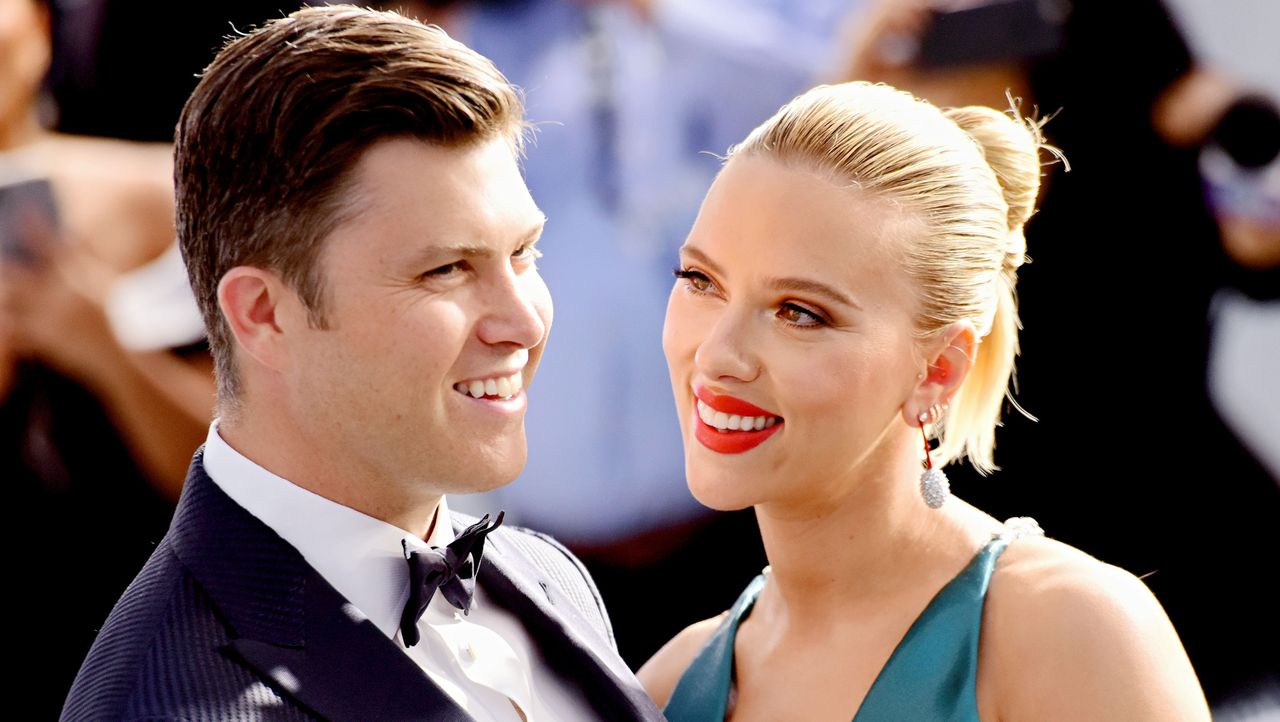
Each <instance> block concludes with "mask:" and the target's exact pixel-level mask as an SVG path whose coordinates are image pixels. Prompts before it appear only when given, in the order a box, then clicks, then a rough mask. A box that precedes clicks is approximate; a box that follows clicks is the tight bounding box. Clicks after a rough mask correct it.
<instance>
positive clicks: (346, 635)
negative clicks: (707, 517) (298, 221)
mask: <svg viewBox="0 0 1280 722" xmlns="http://www.w3.org/2000/svg"><path fill="white" fill-rule="evenodd" d="M202 459H203V452H197V453H196V456H195V459H194V460H193V461H192V464H191V470H190V471H189V472H188V474H187V480H186V486H185V488H184V489H183V492H182V498H181V500H180V501H179V503H178V508H177V511H176V512H175V513H174V518H173V523H172V524H171V526H170V528H169V532H168V533H167V534H166V535H165V537H164V539H163V540H162V541H161V542H160V544H159V545H158V546H157V547H156V550H155V553H153V554H152V556H151V559H150V560H149V561H148V562H147V564H146V566H144V567H143V569H142V571H141V572H140V573H139V574H138V577H137V578H136V579H135V580H134V581H133V583H132V584H130V585H129V588H128V589H127V590H125V593H124V596H122V597H121V599H120V601H119V602H118V603H117V604H116V607H115V609H114V610H112V612H111V615H110V616H109V617H108V618H107V621H106V624H105V625H104V626H103V628H102V631H101V632H100V633H99V634H98V637H97V640H96V641H95V642H94V644H93V647H92V649H90V650H89V654H88V656H87V657H86V658H85V661H84V665H83V666H82V667H81V669H80V673H79V674H78V675H77V677H76V681H75V683H74V685H73V686H72V688H71V692H70V694H69V695H68V697H67V701H66V704H65V706H64V707H63V710H62V719H64V720H95V721H97V720H191V721H195V720H232V719H235V720H258V719H262V720H314V719H317V718H320V719H330V720H379V721H381V720H387V721H391V720H443V721H450V722H452V721H454V720H457V721H459V722H461V721H464V720H470V719H471V718H470V716H468V715H467V714H466V713H465V712H464V711H463V710H462V709H460V708H459V707H458V706H457V705H456V704H454V702H453V701H452V700H451V699H450V698H449V697H448V695H446V694H445V693H444V692H443V691H441V690H440V688H439V687H437V686H436V685H435V684H434V683H433V682H432V681H431V680H430V678H428V677H427V675H426V674H424V673H423V672H422V670H421V669H420V668H419V667H418V666H417V665H416V664H415V663H414V662H413V661H412V660H411V659H409V657H408V656H407V655H405V654H404V652H402V651H401V650H399V649H397V648H396V646H395V644H396V643H395V642H394V641H393V640H391V639H389V638H388V637H387V636H386V635H384V634H383V633H382V632H380V631H379V630H378V629H377V627H375V626H374V625H373V623H372V622H370V621H369V620H367V619H365V618H364V617H363V615H362V614H361V613H360V612H359V610H357V609H356V608H355V607H354V606H352V605H351V604H350V603H349V602H348V601H347V600H346V599H344V598H343V597H342V595H341V594H339V593H338V592H337V591H336V590H335V589H334V588H333V587H332V586H331V585H330V584H329V583H328V582H326V581H325V580H324V578H323V577H321V576H320V574H319V573H318V572H316V571H315V569H313V568H312V567H311V566H310V565H309V564H307V563H306V561H305V560H303V558H302V556H301V554H299V553H298V551H297V550H296V549H294V548H293V547H292V546H291V545H289V544H288V543H287V542H285V541H284V540H283V539H281V538H280V536H279V535H277V534H276V533H275V532H274V531H272V530H271V529H270V528H269V527H267V526H266V525H265V524H263V523H262V522H261V521H259V520H258V519H257V518H256V517H254V516H253V515H252V514H250V513H249V512H248V511H246V510H245V509H244V508H243V507H241V506H239V505H238V504H236V503H235V502H234V501H232V500H231V498H230V497H228V496H227V495H226V494H225V493H224V492H223V491H222V489H220V488H219V487H218V486H217V484H215V483H213V481H212V480H211V479H210V478H209V477H208V475H207V474H206V473H205V471H204V466H203V464H202ZM456 517H457V518H455V520H454V523H455V526H457V527H458V528H459V529H461V528H462V527H464V526H466V524H467V523H469V522H470V521H471V520H470V519H467V518H465V517H462V515H456ZM90 563H91V562H90ZM478 581H479V584H480V586H481V587H483V588H484V589H485V590H486V592H487V593H488V594H489V595H490V596H491V597H492V598H493V599H494V601H495V602H496V603H497V604H499V605H501V606H503V607H505V608H506V609H508V610H510V611H511V612H512V613H514V614H515V615H516V616H517V617H518V618H519V619H520V620H521V622H523V623H524V626H525V628H526V629H527V630H528V632H529V634H530V635H531V637H532V638H533V639H534V641H535V642H536V643H537V644H538V646H539V649H540V650H541V652H542V654H543V656H544V658H545V660H546V662H547V663H548V664H549V665H551V666H552V668H553V669H555V671H556V672H557V673H558V674H559V675H560V676H561V677H562V678H563V679H565V680H566V681H567V682H568V683H570V684H577V685H579V686H580V687H581V688H582V689H583V690H584V692H585V694H586V697H587V699H588V700H589V701H590V703H591V704H592V706H593V707H594V709H595V712H596V713H597V714H598V716H599V717H600V719H604V720H610V721H613V720H660V719H662V715H661V713H660V712H659V711H658V709H657V707H655V706H654V704H653V703H652V702H651V701H650V700H649V698H648V696H646V695H645V693H644V691H643V689H642V688H641V687H640V685H639V683H638V682H637V681H636V679H635V677H634V676H633V675H632V674H631V671H630V670H629V669H627V666H626V665H625V664H624V663H623V661H622V660H621V658H619V657H618V655H617V652H616V650H615V642H614V640H613V633H612V630H611V628H610V627H609V621H608V617H607V616H606V614H605V611H604V606H603V604H602V603H601V601H600V598H599V594H598V592H597V591H596V588H595V585H594V584H593V583H592V582H591V578H590V577H589V576H588V575H587V572H586V570H585V569H583V568H582V565H581V563H580V562H578V560H577V559H575V558H574V557H573V555H571V554H570V553H569V552H568V551H567V550H566V549H564V547H562V546H560V545H559V544H557V543H556V542H555V541H553V540H551V539H550V538H548V537H546V536H543V535H540V534H536V533H534V532H531V531H528V530H525V529H520V528H514V527H508V526H503V527H500V528H499V529H498V530H497V531H495V532H494V533H493V534H491V535H490V536H489V538H488V540H487V541H486V544H485V556H484V562H483V563H482V564H481V567H480V574H479V578H478Z"/></svg>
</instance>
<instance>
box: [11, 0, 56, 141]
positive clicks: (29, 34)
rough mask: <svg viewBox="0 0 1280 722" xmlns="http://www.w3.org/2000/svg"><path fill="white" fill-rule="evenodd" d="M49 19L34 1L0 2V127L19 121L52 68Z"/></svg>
mask: <svg viewBox="0 0 1280 722" xmlns="http://www.w3.org/2000/svg"><path fill="white" fill-rule="evenodd" d="M49 52H50V50H49V18H48V14H47V13H46V12H45V10H44V9H43V8H42V7H40V6H39V5H38V4H37V3H36V2H34V0H0V124H3V123H11V122H14V121H15V120H19V119H20V118H18V117H17V116H21V115H22V114H24V113H26V112H27V111H28V110H29V109H30V106H31V104H32V103H33V102H34V100H35V97H36V94H37V92H38V91H39V88H40V81H41V80H42V79H43V78H44V74H45V71H47V70H48V68H49Z"/></svg>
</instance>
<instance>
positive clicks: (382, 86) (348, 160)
mask: <svg viewBox="0 0 1280 722" xmlns="http://www.w3.org/2000/svg"><path fill="white" fill-rule="evenodd" d="M522 116H523V107H522V104H521V102H520V97H519V95H518V94H517V92H516V89H515V88H514V87H513V86H511V85H510V84H509V83H508V82H507V80H506V78H504V77H503V76H502V74H501V73H500V72H498V70H497V69H496V68H495V67H494V66H493V64H492V63H491V62H489V60H487V59H486V58H484V57H483V56H481V55H479V54H478V53H476V52H474V51H472V50H471V49H469V48H467V47H466V46H465V45H462V44H461V43H459V42H457V41H455V40H453V39H451V38H450V37H449V36H448V35H446V34H445V33H444V32H443V31H441V30H439V29H438V28H435V27H428V26H424V25H422V24H420V23H418V22H416V21H413V20H408V19H406V18H404V17H401V16H400V15H396V14H394V13H389V12H377V11H373V10H365V9H360V8H356V7H352V6H347V5H338V6H329V7H314V8H305V9H303V10H299V11H297V12H295V13H293V14H292V15H289V16H288V17H284V18H280V19H279V20H274V21H271V22H270V23H267V24H266V25H264V26H263V27H261V28H259V29H257V30H255V31H253V32H252V33H249V34H248V35H245V36H242V37H238V38H236V39H234V40H232V41H231V42H229V43H228V44H227V45H226V47H224V48H223V49H222V51H221V52H220V53H219V54H218V56H217V58H215V59H214V61H213V63H212V64H211V65H210V66H209V67H208V69H207V70H205V73H204V77H203V78H202V79H201V81H200V84H199V85H198V86H197V87H196V89H195V92H194V93H192V95H191V98H190V99H189V100H187V104H186V106H185V107H184V108H183V110H182V117H181V118H180V119H179V121H178V129H177V137H176V139H175V147H174V156H175V171H174V173H175V182H176V185H177V226H178V243H179V246H180V247H181V249H182V256H183V258H184V259H185V261H186V264H187V274H188V275H189V276H190V278H191V286H192V289H193V290H194V292H195V296H196V300H197V301H198V302H199V304H200V310H201V313H202V314H203V315H204V322H205V327H206V328H207V329H208V333H209V346H210V349H211V351H212V352H213V357H214V361H215V364H216V368H217V377H218V399H219V402H220V404H221V405H223V406H224V407H225V406H226V405H227V404H231V405H232V407H234V404H235V402H236V400H237V394H238V392H239V379H238V376H237V373H236V368H235V362H234V354H233V349H234V343H233V339H232V335H231V330H230V328H229V327H228V326H227V324H226V321H225V320H223V318H222V315H221V313H220V312H219V309H218V282H219V281H220V280H221V278H222V276H223V274H225V273H226V272H227V271H228V270H230V269H232V268H234V267H236V266H255V267H259V268H266V269H270V270H273V271H275V272H277V273H279V274H280V275H281V276H282V277H283V278H284V279H285V281H286V282H287V283H289V285H290V286H291V287H292V288H293V289H294V290H295V291H296V292H297V293H298V296H299V297H300V298H301V300H302V301H303V303H305V304H306V307H307V310H308V313H309V316H310V322H311V323H312V324H313V325H314V326H316V327H319V328H324V327H325V291H324V279H323V278H321V276H320V273H319V269H318V265H317V259H318V258H319V255H320V250H321V246H322V241H323V240H324V238H325V237H326V236H327V235H328V233H329V231H330V230H332V229H333V228H334V227H335V226H336V225H337V224H338V223H340V222H341V221H342V220H343V218H344V215H343V214H344V213H350V212H353V209H352V208H351V207H350V206H349V204H348V203H347V202H346V201H345V200H344V199H345V198H346V197H347V196H348V195H349V194H348V193H347V192H346V191H347V190H348V184H349V181H350V171H351V170H352V169H353V167H354V166H355V164H356V162H357V161H358V160H359V158H360V157H361V155H362V154H363V152H364V151H365V150H366V149H368V147H369V146H370V145H372V144H373V143H375V142H377V141H380V140H385V139H389V138H393V137H414V138H421V139H423V140H425V141H428V142H431V143H437V144H441V145H445V146H451V147H457V146H464V145H470V144H473V143H477V142H481V141H485V140H489V139H491V138H506V139H508V140H509V141H510V142H511V144H512V152H519V149H520V145H521V142H522V138H523V131H524V121H523V119H522ZM229 410H230V409H227V408H224V411H229Z"/></svg>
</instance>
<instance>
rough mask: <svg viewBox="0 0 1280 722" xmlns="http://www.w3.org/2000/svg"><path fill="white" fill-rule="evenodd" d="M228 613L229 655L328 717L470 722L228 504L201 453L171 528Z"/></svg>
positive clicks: (286, 548) (289, 552)
mask: <svg viewBox="0 0 1280 722" xmlns="http://www.w3.org/2000/svg"><path fill="white" fill-rule="evenodd" d="M170 535H171V537H172V541H173V546H174V550H175V552H176V553H177V554H178V557H179V558H180V559H181V560H182V561H183V563H184V564H185V565H186V566H187V568H188V569H190V570H191V573H192V574H193V575H194V576H195V577H196V579H197V580H198V581H199V582H200V584H201V586H202V587H203V588H204V590H205V591H206V592H207V593H208V594H209V596H210V597H211V598H212V599H213V602H214V604H215V605H216V607H217V608H218V610H219V611H220V612H221V613H222V614H223V615H224V616H225V618H226V621H227V622H228V624H229V625H230V626H231V628H232V630H233V633H232V636H233V637H234V639H232V641H231V643H230V644H229V645H228V646H227V648H226V649H225V650H224V651H225V652H226V653H227V654H229V655H232V656H234V657H237V658H238V659H240V660H242V661H243V662H244V663H245V664H247V665H248V666H249V667H251V668H253V669H254V670H256V671H257V672H258V673H259V674H261V675H263V676H264V677H266V678H268V679H271V680H273V681H274V682H275V684H276V687H277V688H278V689H279V690H280V691H281V692H282V693H285V694H288V695H290V696H292V697H294V698H295V699H297V700H298V701H299V702H301V703H302V704H303V705H305V706H306V707H308V708H310V709H311V710H313V711H314V712H315V713H317V714H319V715H320V716H322V717H325V718H328V719H332V720H367V719H377V720H426V719H430V720H446V721H448V722H454V721H457V722H465V721H470V720H471V717H470V716H469V715H467V714H466V712H464V711H463V710H462V709H461V708H459V707H458V706H457V705H456V704H454V702H453V700H452V699H450V698H449V697H448V695H446V694H445V693H444V692H443V691H442V690H441V689H440V688H439V687H437V686H436V685H435V684H434V683H433V682H432V681H431V680H430V679H429V678H428V677H427V675H426V674H425V673H424V672H423V671H422V670H421V669H420V668H419V667H418V666H417V665H416V664H414V662H413V661H412V660H411V659H409V657H408V656H407V655H405V654H404V653H403V652H401V651H400V650H399V649H396V647H395V643H394V642H393V641H392V640H390V639H388V638H387V637H386V636H385V635H384V634H382V632H380V631H379V630H378V628H377V627H376V626H375V625H374V624H373V623H372V622H371V621H369V620H368V619H365V618H363V615H362V614H361V613H360V612H359V610H357V609H356V608H355V607H354V606H353V605H351V604H350V603H349V602H348V601H347V600H346V599H344V598H343V597H342V595H341V594H339V593H338V591H337V590H335V589H334V588H333V587H332V586H331V585H330V584H329V583H328V582H326V581H325V580H324V578H323V577H321V576H320V574H319V573H318V572H316V571H315V569H313V568H312V567H311V566H310V565H309V564H307V563H306V561H305V560H304V559H303V558H302V556H301V555H300V554H299V553H298V551H297V550H296V549H294V548H293V547H292V546H291V545H289V544H288V543H287V542H285V541H284V540H283V539H281V538H280V536H279V535H277V534H276V533H275V532H274V531H272V530H271V529H270V528H269V527H267V526H266V525H265V524H263V523H262V522H261V521H259V520H258V519H257V518H255V517H254V516H253V515H252V514H250V513H249V512H247V511H245V510H244V509H243V508H242V507H240V506H239V505H238V504H236V503H235V502H234V501H232V500H231V498H230V497H228V496H227V495H226V494H225V493H224V492H223V491H222V490H221V489H220V488H218V486H217V485H216V484H214V483H213V481H212V480H211V479H209V477H208V476H207V475H206V474H205V472H204V467H203V464H202V456H201V453H200V452H197V455H196V458H195V459H194V461H193V462H192V465H191V471H190V472H189V473H188V475H187V481H186V486H185V488H184V490H183V493H182V499H181V501H180V502H179V505H178V509H177V511H176V512H175V514H174V520H173V524H172V526H171V527H170Z"/></svg>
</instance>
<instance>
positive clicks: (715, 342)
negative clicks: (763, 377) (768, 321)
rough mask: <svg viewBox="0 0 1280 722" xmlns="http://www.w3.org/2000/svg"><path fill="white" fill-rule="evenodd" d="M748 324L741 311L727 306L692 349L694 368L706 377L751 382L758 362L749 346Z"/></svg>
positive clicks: (749, 332) (747, 319)
mask: <svg viewBox="0 0 1280 722" xmlns="http://www.w3.org/2000/svg"><path fill="white" fill-rule="evenodd" d="M750 326H751V324H750V319H749V318H747V317H746V315H745V314H744V313H742V312H736V311H733V310H728V309H727V310H725V311H724V312H723V313H721V314H720V315H719V316H717V317H716V320H715V322H714V323H713V324H712V326H711V328H710V329H709V330H708V332H707V335H706V337H704V338H703V339H702V343H700V344H698V349H697V351H695V352H694V355H693V361H694V364H695V365H696V366H697V369H698V371H700V372H701V373H702V375H703V376H704V377H706V378H708V379H734V380H738V381H754V380H755V378H756V377H757V376H759V375H760V363H759V358H758V357H757V355H756V354H755V352H754V351H753V349H752V343H751V328H750Z"/></svg>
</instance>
